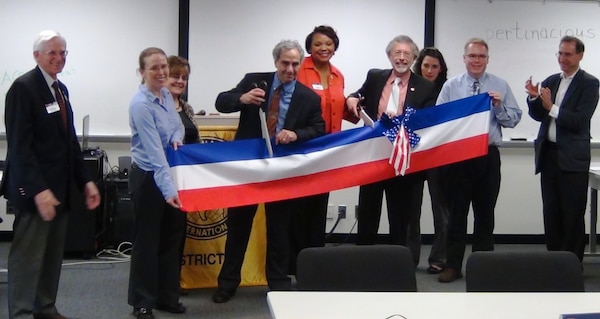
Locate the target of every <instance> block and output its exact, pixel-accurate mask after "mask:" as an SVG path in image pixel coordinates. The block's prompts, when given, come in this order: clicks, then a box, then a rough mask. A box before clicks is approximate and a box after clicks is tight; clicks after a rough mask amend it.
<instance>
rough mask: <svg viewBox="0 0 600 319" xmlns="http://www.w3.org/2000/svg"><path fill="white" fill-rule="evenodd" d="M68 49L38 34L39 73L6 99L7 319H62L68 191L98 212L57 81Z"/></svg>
mask: <svg viewBox="0 0 600 319" xmlns="http://www.w3.org/2000/svg"><path fill="white" fill-rule="evenodd" d="M66 46H67V44H66V40H65V39H64V38H63V37H62V36H61V35H60V34H59V33H58V32H55V31H42V32H41V33H40V34H39V35H38V37H37V38H36V40H35V42H34V45H33V57H34V59H35V61H36V63H37V66H36V67H35V68H34V69H33V70H31V71H29V72H27V73H25V74H24V75H22V76H21V77H19V78H18V79H16V80H15V81H14V83H13V84H12V85H11V87H10V89H9V90H8V93H7V94H6V103H5V108H6V109H5V123H6V140H7V144H8V152H7V156H6V167H5V172H4V178H3V179H2V185H1V187H0V194H2V195H4V197H5V198H6V199H7V200H8V201H9V202H10V203H11V204H12V205H13V206H14V207H15V221H14V224H13V236H14V237H13V241H12V245H11V248H10V253H9V255H8V289H7V291H8V317H9V318H11V319H18V318H35V319H63V318H66V317H64V316H63V315H61V314H60V313H59V312H58V310H57V309H56V304H55V302H56V293H57V290H58V282H59V278H60V270H61V264H62V258H63V250H64V243H65V237H66V231H67V222H68V212H69V210H70V208H71V207H70V205H69V203H70V194H71V192H72V191H71V190H70V187H71V185H76V186H77V187H78V188H79V189H81V190H83V191H84V193H85V202H86V206H87V208H88V209H90V210H93V209H95V208H96V207H98V205H99V204H100V193H99V192H98V189H97V187H96V185H95V183H94V182H93V181H92V178H91V176H89V173H88V172H87V170H86V167H85V166H84V161H83V156H82V152H81V149H80V147H79V142H78V141H77V136H76V134H75V128H74V127H73V112H72V110H71V104H70V103H69V92H68V91H67V87H66V86H65V85H64V84H63V83H62V82H60V81H59V80H58V79H57V74H58V73H60V72H61V71H62V69H63V67H64V65H65V61H66V56H67V50H66ZM73 182H74V183H73ZM78 213H81V212H78ZM84 213H85V212H84Z"/></svg>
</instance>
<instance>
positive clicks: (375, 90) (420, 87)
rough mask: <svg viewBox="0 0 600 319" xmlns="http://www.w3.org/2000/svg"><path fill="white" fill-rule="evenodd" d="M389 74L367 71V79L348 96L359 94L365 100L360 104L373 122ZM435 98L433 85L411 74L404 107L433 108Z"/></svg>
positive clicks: (375, 118) (373, 70) (389, 72)
mask: <svg viewBox="0 0 600 319" xmlns="http://www.w3.org/2000/svg"><path fill="white" fill-rule="evenodd" d="M391 72H392V69H387V70H380V69H371V70H369V72H368V73H367V79H366V80H365V83H363V85H362V87H361V88H360V89H359V90H358V91H356V92H354V93H352V94H350V96H353V97H358V96H359V94H360V95H361V96H363V97H364V98H365V99H364V101H363V103H362V104H363V105H364V108H365V112H367V114H369V116H370V117H371V118H372V119H373V120H377V113H378V110H379V99H380V98H381V92H382V91H383V87H384V86H385V84H386V83H385V82H386V81H387V79H388V78H389V77H390V74H391ZM436 97H437V96H436V92H435V86H434V84H433V83H432V82H431V81H429V80H426V79H424V78H422V77H420V76H418V75H416V74H414V73H412V72H411V74H410V79H409V80H408V89H407V91H406V98H405V100H404V106H412V107H413V108H415V109H421V108H424V107H426V106H433V105H435V100H436Z"/></svg>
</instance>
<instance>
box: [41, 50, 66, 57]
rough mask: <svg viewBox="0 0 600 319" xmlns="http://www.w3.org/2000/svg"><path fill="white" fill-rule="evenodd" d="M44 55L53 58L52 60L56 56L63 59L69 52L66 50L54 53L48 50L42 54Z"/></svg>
mask: <svg viewBox="0 0 600 319" xmlns="http://www.w3.org/2000/svg"><path fill="white" fill-rule="evenodd" d="M44 53H46V54H47V55H49V56H51V57H53V58H54V57H57V56H59V55H60V56H61V57H63V58H64V57H66V56H67V55H69V51H67V50H64V51H60V52H56V51H53V50H50V51H46V52H44Z"/></svg>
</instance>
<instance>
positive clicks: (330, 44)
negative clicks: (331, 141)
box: [298, 25, 346, 133]
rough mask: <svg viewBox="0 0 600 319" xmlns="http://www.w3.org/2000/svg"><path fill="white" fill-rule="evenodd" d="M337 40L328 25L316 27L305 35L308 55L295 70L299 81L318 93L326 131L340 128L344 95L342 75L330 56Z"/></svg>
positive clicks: (331, 131) (337, 130)
mask: <svg viewBox="0 0 600 319" xmlns="http://www.w3.org/2000/svg"><path fill="white" fill-rule="evenodd" d="M339 44H340V40H339V39H338V36H337V34H336V33H335V30H333V28H332V27H330V26H324V25H322V26H318V27H315V29H314V30H313V32H311V33H310V34H309V35H308V36H307V37H306V43H305V47H306V51H307V52H308V53H310V56H307V57H306V58H305V59H304V61H303V62H302V65H301V66H300V69H299V70H298V81H300V83H302V84H304V85H306V86H308V87H309V88H311V89H312V90H313V91H315V92H316V93H317V94H319V96H320V97H321V111H322V112H323V119H324V120H325V132H326V133H333V132H339V131H340V130H341V129H342V118H344V111H345V109H346V108H345V103H346V97H345V95H344V76H343V75H342V72H340V70H338V69H337V68H336V67H335V66H333V65H332V64H331V63H330V62H329V60H331V58H332V57H333V55H334V54H335V51H336V50H337V49H338V46H339Z"/></svg>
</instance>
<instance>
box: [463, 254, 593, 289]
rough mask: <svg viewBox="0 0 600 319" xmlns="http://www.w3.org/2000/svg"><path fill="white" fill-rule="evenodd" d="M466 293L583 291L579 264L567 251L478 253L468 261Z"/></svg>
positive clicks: (575, 257) (472, 255) (573, 255)
mask: <svg viewBox="0 0 600 319" xmlns="http://www.w3.org/2000/svg"><path fill="white" fill-rule="evenodd" d="M465 274H466V282H467V292H493V291H500V292H574V291H579V292H582V291H585V288H584V285H583V274H582V269H581V262H580V261H579V259H578V258H577V256H575V254H573V253H571V252H567V251H532V252H525V251H519V252H508V251H502V252H496V251H479V252H474V253H472V254H471V255H470V256H469V257H468V259H467V265H466V269H465Z"/></svg>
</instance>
